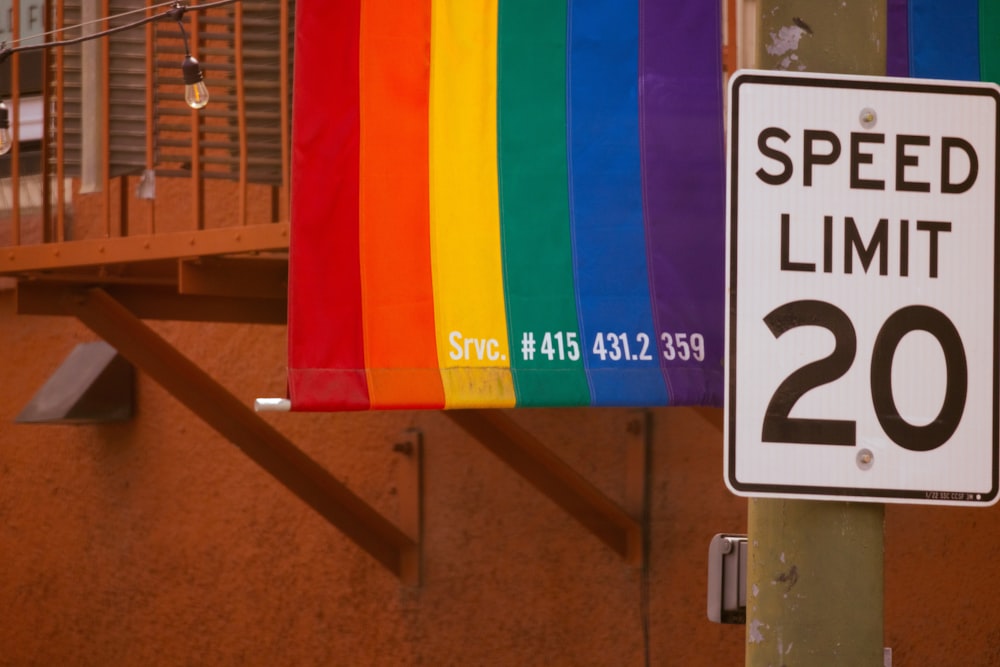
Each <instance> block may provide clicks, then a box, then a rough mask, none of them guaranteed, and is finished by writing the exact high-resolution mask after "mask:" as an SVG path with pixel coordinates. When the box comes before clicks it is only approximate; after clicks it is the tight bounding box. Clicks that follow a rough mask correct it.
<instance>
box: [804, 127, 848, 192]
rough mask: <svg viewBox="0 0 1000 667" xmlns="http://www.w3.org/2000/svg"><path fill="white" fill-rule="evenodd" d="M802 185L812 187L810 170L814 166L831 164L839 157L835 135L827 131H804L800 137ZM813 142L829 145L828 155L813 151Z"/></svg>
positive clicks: (838, 143)
mask: <svg viewBox="0 0 1000 667" xmlns="http://www.w3.org/2000/svg"><path fill="white" fill-rule="evenodd" d="M802 138H803V145H802V185H805V186H807V187H808V186H811V185H812V168H813V165H814V164H833V163H834V162H836V161H837V158H839V157H840V140H839V139H837V135H836V134H834V133H833V132H829V131H827V130H805V132H804V133H803V135H802ZM815 141H825V142H826V143H828V144H829V145H830V152H829V153H816V152H814V151H813V143H814V142H815Z"/></svg>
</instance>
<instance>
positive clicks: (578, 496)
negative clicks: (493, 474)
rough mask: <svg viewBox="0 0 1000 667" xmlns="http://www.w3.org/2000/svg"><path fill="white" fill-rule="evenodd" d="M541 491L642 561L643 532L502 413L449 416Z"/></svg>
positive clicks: (600, 536)
mask: <svg viewBox="0 0 1000 667" xmlns="http://www.w3.org/2000/svg"><path fill="white" fill-rule="evenodd" d="M443 414H444V415H445V416H446V417H448V418H449V419H451V420H452V421H453V422H455V423H456V424H457V425H458V426H460V427H461V428H462V429H463V430H464V431H465V432H467V433H468V434H469V435H471V436H472V437H474V438H475V439H476V440H478V441H479V442H481V443H482V444H483V445H484V446H485V447H486V448H487V449H489V450H490V451H491V452H493V453H494V454H495V455H496V456H497V457H498V458H500V460H502V461H503V462H504V463H506V464H507V465H509V466H510V467H511V468H513V469H514V470H515V471H516V472H517V473H518V474H519V475H521V476H522V477H524V479H525V480H527V481H528V482H530V483H531V484H532V485H533V486H534V487H535V488H536V489H538V490H539V491H540V492H542V493H543V494H544V495H546V496H548V498H549V499H550V500H552V501H553V502H554V503H556V504H557V505H559V507H561V508H562V509H563V510H565V511H566V512H567V513H568V514H569V515H570V516H572V517H573V518H574V519H576V520H577V521H579V522H580V523H581V524H583V525H584V526H585V527H586V528H587V529H588V530H589V531H590V532H591V533H593V534H594V535H595V536H596V537H597V538H598V539H600V540H601V541H602V542H604V543H605V544H607V545H608V546H609V547H611V548H612V549H614V550H615V551H616V552H617V553H618V554H619V555H621V556H622V557H623V558H625V559H626V560H628V561H629V562H636V561H637V560H638V559H639V558H641V549H642V526H641V524H640V523H639V521H637V520H636V519H635V518H633V517H631V516H629V515H628V513H626V512H625V510H623V509H622V508H621V507H620V506H619V505H618V504H616V503H615V502H613V501H612V500H610V499H609V498H608V497H607V496H606V495H604V494H603V493H602V492H601V491H600V490H599V489H597V488H596V487H595V486H593V485H592V484H591V483H590V482H588V481H587V480H586V479H584V478H583V477H581V476H580V475H579V474H578V473H577V472H576V471H575V470H573V469H572V468H570V467H569V466H568V465H567V464H566V463H565V462H564V461H562V460H561V459H560V458H559V457H557V456H556V455H555V454H553V453H552V451H551V450H549V449H548V448H547V447H546V446H545V445H544V444H543V443H542V442H541V441H540V440H538V439H537V438H535V437H534V436H533V435H531V434H530V433H528V432H527V431H525V430H524V429H523V428H521V427H520V426H518V424H517V423H516V422H514V420H512V419H510V418H509V417H507V416H506V415H505V414H504V413H503V412H500V411H499V410H445V411H443Z"/></svg>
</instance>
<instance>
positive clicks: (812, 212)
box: [725, 71, 1000, 505]
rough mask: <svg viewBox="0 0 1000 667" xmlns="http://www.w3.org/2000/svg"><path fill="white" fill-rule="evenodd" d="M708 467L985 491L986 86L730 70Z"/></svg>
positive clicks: (775, 488)
mask: <svg viewBox="0 0 1000 667" xmlns="http://www.w3.org/2000/svg"><path fill="white" fill-rule="evenodd" d="M729 93H730V94H729V100H730V118H729V132H728V137H729V148H728V179H729V191H728V221H727V225H728V226H727V281H728V283H727V284H728V287H729V290H728V293H727V310H726V312H727V314H728V315H727V317H728V320H727V323H726V328H727V332H726V346H727V353H726V358H727V371H726V372H727V390H726V408H725V410H726V411H725V479H726V483H727V485H728V486H729V488H730V489H731V490H732V491H733V492H735V493H737V494H740V495H747V496H777V497H808V498H818V499H838V500H858V501H871V502H903V503H927V504H951V505H990V504H993V503H995V502H996V501H997V498H998V443H1000V426H998V424H1000V420H998V407H1000V374H998V360H997V351H998V344H1000V338H998V331H1000V329H998V301H997V283H998V269H997V248H998V234H997V225H998V206H997V180H998V170H997V160H998V149H997V142H998V126H1000V116H998V108H1000V103H998V102H1000V88H997V87H996V86H994V85H992V84H978V83H965V82H962V83H959V82H945V81H930V80H915V79H889V78H883V77H848V76H832V75H822V76H820V75H812V74H790V73H774V72H755V71H743V72H739V73H737V74H736V75H735V76H734V77H733V78H732V79H731V81H730V91H729Z"/></svg>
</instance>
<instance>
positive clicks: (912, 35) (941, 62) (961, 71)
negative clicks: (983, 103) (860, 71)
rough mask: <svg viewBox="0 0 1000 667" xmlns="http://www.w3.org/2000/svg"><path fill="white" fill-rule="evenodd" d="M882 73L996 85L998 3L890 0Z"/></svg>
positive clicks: (998, 70)
mask: <svg viewBox="0 0 1000 667" xmlns="http://www.w3.org/2000/svg"><path fill="white" fill-rule="evenodd" d="M886 23H887V32H888V35H887V37H888V39H887V49H886V55H887V58H886V73H887V74H888V75H889V76H910V77H917V78H922V79H957V80H962V81H992V82H994V83H1000V2H997V1H996V0H948V2H941V1H940V0H889V1H888V6H887V22H886Z"/></svg>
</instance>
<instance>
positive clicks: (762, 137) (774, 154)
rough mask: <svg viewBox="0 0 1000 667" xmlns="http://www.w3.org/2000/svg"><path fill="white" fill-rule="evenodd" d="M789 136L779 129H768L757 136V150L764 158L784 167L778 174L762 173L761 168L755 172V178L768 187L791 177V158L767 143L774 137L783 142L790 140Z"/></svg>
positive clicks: (784, 181) (785, 181) (786, 180)
mask: <svg viewBox="0 0 1000 667" xmlns="http://www.w3.org/2000/svg"><path fill="white" fill-rule="evenodd" d="M791 136H792V135H790V134H788V132H785V131H784V130H783V129H781V128H780V127H769V128H767V129H765V130H763V131H762V132H761V133H760V134H759V135H757V149H758V150H759V151H760V152H761V153H762V154H763V155H764V156H765V157H769V158H771V159H772V160H775V161H777V162H780V163H781V164H782V166H783V167H784V170H783V171H782V172H781V173H778V174H771V173H768V172H767V171H764V168H763V167H761V168H760V169H758V170H757V178H759V179H760V180H762V181H764V182H765V183H767V184H768V185H781V184H783V183H787V182H788V179H790V178H791V177H792V158H790V157H788V156H787V155H786V154H784V153H782V152H781V151H779V150H778V149H776V148H772V147H770V146H768V144H767V141H768V139H770V138H772V137H776V138H778V139H781V141H783V142H785V141H788V140H789V139H791Z"/></svg>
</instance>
